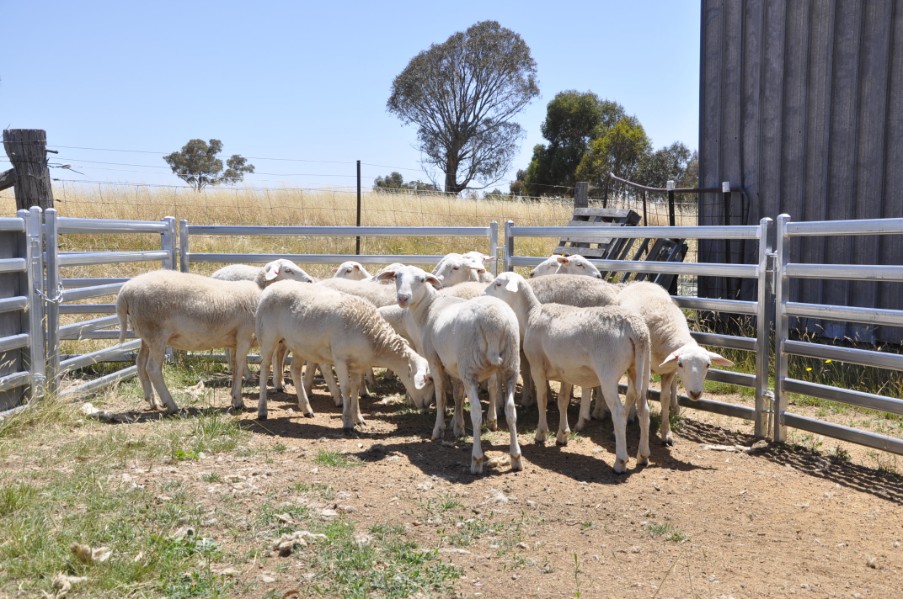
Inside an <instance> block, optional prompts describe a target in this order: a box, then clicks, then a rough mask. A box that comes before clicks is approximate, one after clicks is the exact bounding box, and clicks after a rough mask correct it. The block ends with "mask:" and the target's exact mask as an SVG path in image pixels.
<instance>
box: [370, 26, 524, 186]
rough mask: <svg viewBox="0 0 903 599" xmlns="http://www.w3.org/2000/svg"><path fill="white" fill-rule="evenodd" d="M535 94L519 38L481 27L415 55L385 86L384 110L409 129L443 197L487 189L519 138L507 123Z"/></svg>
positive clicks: (515, 127) (502, 30) (517, 129)
mask: <svg viewBox="0 0 903 599" xmlns="http://www.w3.org/2000/svg"><path fill="white" fill-rule="evenodd" d="M537 95H539V86H538V84H537V81H536V62H535V61H534V60H533V57H532V56H531V53H530V48H529V47H528V46H527V44H526V43H525V42H524V40H523V39H521V37H520V36H519V35H518V34H517V33H515V32H513V31H511V30H510V29H506V28H505V27H502V26H501V25H500V24H499V23H497V22H496V21H481V22H479V23H476V24H474V25H472V26H470V27H469V28H468V29H467V30H466V31H463V32H458V33H455V34H453V35H452V36H451V37H449V38H448V39H447V40H446V41H444V42H442V43H441V44H433V45H431V46H430V47H429V48H428V49H427V50H424V51H422V52H420V53H419V54H418V55H417V56H415V57H414V58H413V59H411V61H410V62H409V63H408V65H407V66H406V67H405V68H404V70H403V71H402V72H401V74H400V75H398V76H397V77H396V78H395V80H394V81H393V82H392V90H391V94H390V96H389V100H388V102H387V103H386V107H387V110H388V111H389V112H390V113H394V114H395V115H396V116H398V118H400V119H401V121H402V122H403V123H404V124H406V125H408V124H413V125H416V126H417V140H418V144H419V146H420V151H421V152H422V154H423V156H424V162H425V163H426V164H428V165H430V166H433V167H435V168H437V169H439V170H440V171H441V172H443V173H444V186H445V191H446V192H450V193H459V192H461V191H462V190H464V189H465V188H467V187H468V185H470V184H471V182H477V183H481V184H483V185H484V186H488V185H491V184H492V183H495V182H497V181H498V180H499V178H500V177H501V176H502V175H503V174H504V173H505V172H506V171H507V169H508V167H509V165H510V164H511V160H512V159H513V157H514V155H515V153H516V151H517V144H518V141H519V140H520V139H521V138H522V136H523V129H522V128H521V126H520V125H519V124H517V123H515V122H514V121H513V118H514V117H515V116H516V115H517V113H519V112H520V111H521V110H522V109H523V108H524V107H525V106H527V104H529V103H530V101H531V100H532V99H533V98H534V97H536V96H537Z"/></svg>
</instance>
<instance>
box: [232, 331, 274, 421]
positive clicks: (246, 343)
mask: <svg viewBox="0 0 903 599" xmlns="http://www.w3.org/2000/svg"><path fill="white" fill-rule="evenodd" d="M250 349H251V338H250V337H239V338H238V339H236V341H235V351H233V352H232V353H233V354H234V356H235V358H234V362H235V368H233V370H232V407H233V408H234V409H236V410H244V409H245V400H244V398H242V396H241V374H242V365H244V366H245V367H247V365H248V351H250ZM262 378H263V380H264V381H265V380H266V378H267V377H266V374H264V375H263V376H262Z"/></svg>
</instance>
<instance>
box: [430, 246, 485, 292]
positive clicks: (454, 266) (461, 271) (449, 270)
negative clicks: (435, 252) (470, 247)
mask: <svg viewBox="0 0 903 599" xmlns="http://www.w3.org/2000/svg"><path fill="white" fill-rule="evenodd" d="M481 255H482V254H481ZM485 274H486V268H485V267H484V266H483V260H482V259H481V258H480V259H474V258H473V257H472V256H470V255H468V256H464V255H463V254H458V253H455V252H452V253H450V254H446V255H445V256H443V257H442V259H441V260H439V263H438V264H437V265H436V268H434V269H433V276H435V277H436V278H437V279H439V281H441V282H442V285H443V286H444V287H450V286H452V285H456V284H458V283H463V282H465V281H480V280H482V279H481V277H482V276H483V275H485Z"/></svg>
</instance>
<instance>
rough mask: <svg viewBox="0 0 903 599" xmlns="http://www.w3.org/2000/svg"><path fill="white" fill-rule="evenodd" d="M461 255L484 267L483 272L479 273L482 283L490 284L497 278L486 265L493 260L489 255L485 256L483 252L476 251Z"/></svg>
mask: <svg viewBox="0 0 903 599" xmlns="http://www.w3.org/2000/svg"><path fill="white" fill-rule="evenodd" d="M461 255H462V256H464V258H465V259H468V260H471V261H472V262H473V263H474V264H477V265H479V266H482V267H483V271H482V272H481V273H479V274H480V281H481V282H483V283H489V282H491V281H492V280H493V279H494V278H495V275H494V274H493V273H492V272H490V271H489V267H488V265H487V264H486V263H487V262H489V261H490V260H492V256H490V255H489V254H484V253H483V252H478V251H476V250H472V251H469V252H464V253H463V254H461ZM493 270H494V269H493Z"/></svg>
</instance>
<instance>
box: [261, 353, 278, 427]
mask: <svg viewBox="0 0 903 599" xmlns="http://www.w3.org/2000/svg"><path fill="white" fill-rule="evenodd" d="M258 341H259V343H260V372H261V373H262V374H261V376H260V377H258V379H259V382H260V395H259V396H258V398H257V419H258V420H266V419H267V376H266V373H268V372H269V371H270V362H272V361H273V353H274V352H275V346H274V345H272V344H268V343H266V341H265V340H264V339H262V338H261V339H259V340H258Z"/></svg>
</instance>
